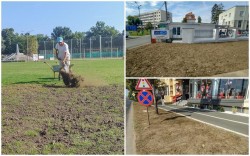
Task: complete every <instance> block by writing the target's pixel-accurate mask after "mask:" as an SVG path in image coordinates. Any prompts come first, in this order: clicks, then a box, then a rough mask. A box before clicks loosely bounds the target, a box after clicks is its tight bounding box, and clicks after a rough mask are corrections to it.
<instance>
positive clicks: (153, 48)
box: [126, 41, 248, 77]
mask: <svg viewBox="0 0 250 156" xmlns="http://www.w3.org/2000/svg"><path fill="white" fill-rule="evenodd" d="M126 53H127V54H126V76H127V77H196V76H213V75H217V74H222V73H228V72H234V71H238V70H244V69H248V41H238V42H226V43H203V44H178V43H172V44H170V43H156V44H149V45H145V46H141V47H138V48H134V49H129V50H127V52H126Z"/></svg>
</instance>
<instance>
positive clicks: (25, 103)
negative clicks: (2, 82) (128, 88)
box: [2, 85, 124, 155]
mask: <svg viewBox="0 0 250 156" xmlns="http://www.w3.org/2000/svg"><path fill="white" fill-rule="evenodd" d="M123 95H124V94H123V86H116V85H113V86H101V87H87V86H85V87H84V88H83V87H80V88H67V87H61V86H53V85H51V86H40V85H10V86H3V87H2V154H80V155H83V154H123V153H124V122H123V114H124V113H123V112H124V110H123Z"/></svg>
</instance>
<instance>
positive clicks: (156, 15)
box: [139, 10, 172, 27]
mask: <svg viewBox="0 0 250 156" xmlns="http://www.w3.org/2000/svg"><path fill="white" fill-rule="evenodd" d="M139 18H140V20H141V21H142V24H143V26H145V25H146V24H147V23H148V22H150V23H152V25H153V26H154V27H155V26H157V25H158V23H159V22H161V21H165V22H166V21H168V22H172V13H170V12H168V19H166V11H163V10H157V11H153V12H146V13H142V14H140V17H139Z"/></svg>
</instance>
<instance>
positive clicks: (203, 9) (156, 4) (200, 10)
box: [126, 0, 248, 23]
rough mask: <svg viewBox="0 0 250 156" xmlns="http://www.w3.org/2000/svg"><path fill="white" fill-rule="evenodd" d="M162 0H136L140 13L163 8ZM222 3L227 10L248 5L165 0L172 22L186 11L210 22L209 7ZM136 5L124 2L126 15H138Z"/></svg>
mask: <svg viewBox="0 0 250 156" xmlns="http://www.w3.org/2000/svg"><path fill="white" fill-rule="evenodd" d="M163 2H164V1H137V3H138V4H139V5H141V7H140V13H144V12H149V11H155V10H159V9H160V8H161V9H162V10H165V6H163ZM215 3H216V4H220V3H222V4H223V5H224V9H225V10H227V9H229V8H231V7H233V6H235V5H246V4H247V5H248V1H236V0H235V1H167V9H168V11H169V12H171V13H172V16H173V17H172V20H173V22H181V21H182V20H183V18H184V16H185V15H186V14H187V13H188V12H193V13H194V14H195V17H196V19H197V17H198V16H200V17H201V19H202V23H210V22H211V9H212V7H213V5H214V4H215ZM138 14H139V11H138V5H137V4H136V3H135V1H129V2H126V17H127V16H128V15H132V16H133V15H138Z"/></svg>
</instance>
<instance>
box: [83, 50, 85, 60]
mask: <svg viewBox="0 0 250 156" xmlns="http://www.w3.org/2000/svg"><path fill="white" fill-rule="evenodd" d="M83 55H84V56H83V57H84V58H85V47H84V49H83Z"/></svg>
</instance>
